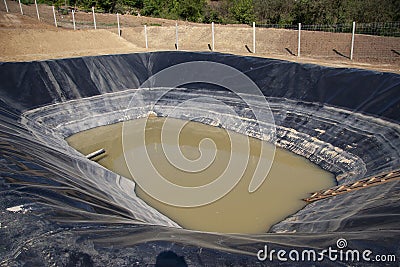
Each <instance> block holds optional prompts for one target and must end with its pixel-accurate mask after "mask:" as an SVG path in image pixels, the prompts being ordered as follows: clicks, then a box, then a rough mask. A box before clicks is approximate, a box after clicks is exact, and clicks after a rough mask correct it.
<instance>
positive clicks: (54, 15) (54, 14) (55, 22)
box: [51, 6, 57, 27]
mask: <svg viewBox="0 0 400 267" xmlns="http://www.w3.org/2000/svg"><path fill="white" fill-rule="evenodd" d="M51 7H52V8H53V17H54V25H56V27H57V19H56V11H55V10H54V6H51Z"/></svg>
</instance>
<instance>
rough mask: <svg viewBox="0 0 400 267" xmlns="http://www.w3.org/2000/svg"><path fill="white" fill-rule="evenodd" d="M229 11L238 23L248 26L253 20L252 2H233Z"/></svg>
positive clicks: (249, 0)
mask: <svg viewBox="0 0 400 267" xmlns="http://www.w3.org/2000/svg"><path fill="white" fill-rule="evenodd" d="M229 11H230V13H231V14H232V16H233V17H234V18H235V20H237V21H238V22H239V23H244V24H250V23H251V22H253V21H254V20H255V15H254V7H253V1H252V0H234V1H233V2H232V5H231V7H230V8H229Z"/></svg>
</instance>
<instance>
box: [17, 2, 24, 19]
mask: <svg viewBox="0 0 400 267" xmlns="http://www.w3.org/2000/svg"><path fill="white" fill-rule="evenodd" d="M18 3H19V9H20V10H21V15H23V14H24V11H22V5H21V0H18Z"/></svg>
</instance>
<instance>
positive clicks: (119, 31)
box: [117, 13, 121, 37]
mask: <svg viewBox="0 0 400 267" xmlns="http://www.w3.org/2000/svg"><path fill="white" fill-rule="evenodd" d="M117 24H118V36H119V37H121V26H120V25H119V13H117Z"/></svg>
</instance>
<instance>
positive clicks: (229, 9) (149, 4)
mask: <svg viewBox="0 0 400 267" xmlns="http://www.w3.org/2000/svg"><path fill="white" fill-rule="evenodd" d="M24 1H26V0H24ZM40 1H41V2H44V3H49V4H55V5H64V4H65V3H67V4H69V5H71V6H77V7H81V8H84V9H90V8H91V7H92V6H95V7H96V10H100V11H103V12H110V13H115V12H119V13H135V14H139V13H140V14H142V15H146V16H154V17H162V18H168V19H183V20H188V21H193V22H206V23H209V22H211V21H215V22H220V23H244V24H250V23H251V22H253V21H256V22H258V23H268V24H289V25H290V24H293V25H294V24H297V23H299V22H301V23H303V24H341V23H350V22H352V21H357V22H389V21H400V1H399V0H380V1H376V0H40Z"/></svg>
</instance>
